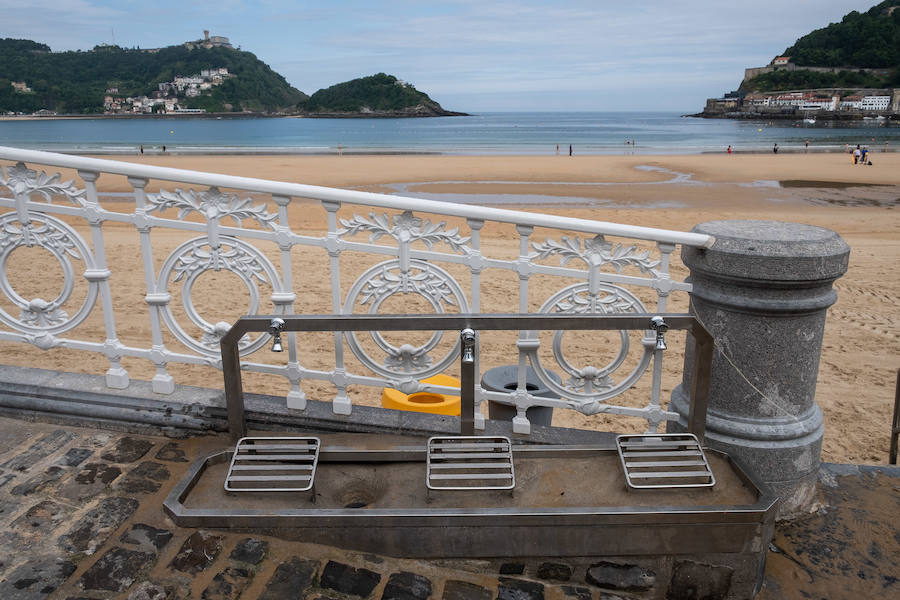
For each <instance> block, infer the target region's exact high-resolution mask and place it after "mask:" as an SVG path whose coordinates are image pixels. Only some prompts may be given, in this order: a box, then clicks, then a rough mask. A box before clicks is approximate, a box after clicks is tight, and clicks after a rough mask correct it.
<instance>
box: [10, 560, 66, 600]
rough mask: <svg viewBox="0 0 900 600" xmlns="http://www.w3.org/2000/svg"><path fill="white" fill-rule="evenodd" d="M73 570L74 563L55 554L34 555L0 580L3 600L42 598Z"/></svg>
mask: <svg viewBox="0 0 900 600" xmlns="http://www.w3.org/2000/svg"><path fill="white" fill-rule="evenodd" d="M74 572H75V563H73V562H72V561H69V560H65V559H62V558H59V557H57V556H41V557H35V558H33V559H31V560H29V561H28V562H26V563H25V564H23V565H20V566H19V567H17V568H16V569H14V570H13V571H12V572H11V573H9V574H8V575H7V576H6V578H5V579H4V580H3V581H0V598H2V599H3V600H43V599H44V598H46V597H47V596H49V595H50V594H51V593H53V591H55V590H56V588H58V587H59V586H60V585H62V583H63V582H64V581H65V580H66V579H68V577H69V575H71V574H72V573H74Z"/></svg>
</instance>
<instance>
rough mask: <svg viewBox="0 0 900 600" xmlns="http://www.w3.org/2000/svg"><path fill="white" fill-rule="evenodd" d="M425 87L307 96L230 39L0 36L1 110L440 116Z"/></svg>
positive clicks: (365, 86) (364, 81)
mask: <svg viewBox="0 0 900 600" xmlns="http://www.w3.org/2000/svg"><path fill="white" fill-rule="evenodd" d="M464 114H465V113H461V112H456V111H449V110H445V109H444V108H443V107H441V105H440V104H439V103H437V102H436V101H434V100H432V99H431V98H430V97H429V96H428V94H426V93H424V92H421V91H419V90H417V89H416V88H415V87H414V86H413V85H412V84H411V83H408V82H404V81H401V80H400V79H398V78H396V77H394V76H393V75H388V74H385V73H378V74H375V75H371V76H368V77H361V78H358V79H353V80H351V81H346V82H343V83H338V84H336V85H333V86H331V87H328V88H325V89H321V90H318V91H317V92H315V93H314V94H312V95H311V96H309V95H307V94H305V93H303V92H301V91H300V90H298V89H296V88H294V87H293V86H291V85H290V84H289V83H288V82H287V80H286V79H285V78H284V77H283V76H282V75H280V74H278V73H277V72H275V71H274V70H272V69H271V68H270V67H269V66H268V65H267V64H265V63H264V62H263V61H261V60H259V59H258V58H257V57H256V56H255V55H254V54H253V53H251V52H247V51H243V50H240V49H236V48H234V47H233V46H232V45H231V42H230V41H229V39H228V38H226V37H223V36H216V35H213V36H211V35H210V34H209V31H204V35H203V37H202V38H200V39H198V40H192V41H188V42H185V43H183V44H179V45H176V46H167V47H164V48H134V49H127V48H122V47H119V46H112V45H99V46H95V47H94V48H93V49H91V50H88V51H66V52H53V51H52V50H51V49H50V47H49V46H47V45H46V44H42V43H39V42H35V41H32V40H20V39H11V38H6V39H0V116H24V115H33V116H45V117H52V116H60V115H87V116H109V117H135V116H151V117H152V116H171V115H175V116H183V115H190V116H203V115H211V116H246V115H253V116H260V115H272V116H299V117H350V118H352V117H365V118H372V117H443V116H457V115H464Z"/></svg>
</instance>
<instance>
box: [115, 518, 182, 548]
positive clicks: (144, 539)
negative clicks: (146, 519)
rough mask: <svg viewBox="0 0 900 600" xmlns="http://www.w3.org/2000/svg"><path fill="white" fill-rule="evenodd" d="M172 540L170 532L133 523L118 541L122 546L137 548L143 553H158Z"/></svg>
mask: <svg viewBox="0 0 900 600" xmlns="http://www.w3.org/2000/svg"><path fill="white" fill-rule="evenodd" d="M171 539H172V532H171V531H169V530H167V529H157V528H156V527H151V526H150V525H145V524H144V523H135V524H134V525H132V526H131V529H129V530H128V531H126V532H125V533H123V534H122V537H120V538H119V541H120V542H122V543H123V544H130V545H132V546H138V547H140V549H141V550H144V551H148V550H149V551H152V552H155V551H158V550H161V549H162V548H163V546H165V545H166V544H168V543H169V540H171Z"/></svg>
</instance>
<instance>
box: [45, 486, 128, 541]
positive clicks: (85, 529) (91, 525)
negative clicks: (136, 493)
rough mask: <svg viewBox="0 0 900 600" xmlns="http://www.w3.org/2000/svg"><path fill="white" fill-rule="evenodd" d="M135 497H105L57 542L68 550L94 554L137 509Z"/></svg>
mask: <svg viewBox="0 0 900 600" xmlns="http://www.w3.org/2000/svg"><path fill="white" fill-rule="evenodd" d="M138 504H139V502H138V501H137V500H135V499H134V498H118V497H117V498H104V499H103V500H101V501H100V504H99V505H98V506H97V507H96V508H94V509H92V510H90V511H88V512H87V514H85V515H84V516H83V517H81V519H79V520H78V522H76V523H75V524H74V525H73V526H72V528H71V529H70V530H69V532H68V533H66V534H64V535H61V536H59V540H58V541H57V543H58V544H59V547H60V548H62V549H63V550H65V551H66V552H84V553H85V554H93V553H94V552H96V551H97V548H99V547H100V546H102V545H103V544H105V543H106V540H107V539H108V538H109V536H110V535H111V534H112V532H113V531H115V530H116V529H118V527H119V525H121V524H122V523H123V522H125V520H127V519H128V518H129V517H131V515H132V514H133V513H134V511H135V510H137V507H138Z"/></svg>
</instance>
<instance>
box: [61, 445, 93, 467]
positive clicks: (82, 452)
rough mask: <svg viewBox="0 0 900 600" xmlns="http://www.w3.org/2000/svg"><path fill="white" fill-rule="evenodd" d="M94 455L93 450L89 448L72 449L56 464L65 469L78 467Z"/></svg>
mask: <svg viewBox="0 0 900 600" xmlns="http://www.w3.org/2000/svg"><path fill="white" fill-rule="evenodd" d="M93 453H94V451H93V450H88V449H87V448H70V449H69V451H68V452H66V453H65V454H64V455H63V456H61V457H60V459H59V460H58V461H56V462H57V463H59V464H61V465H63V466H65V467H77V466H78V465H80V464H81V463H83V462H84V461H86V460H87V459H88V457H89V456H90V455H91V454H93Z"/></svg>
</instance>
